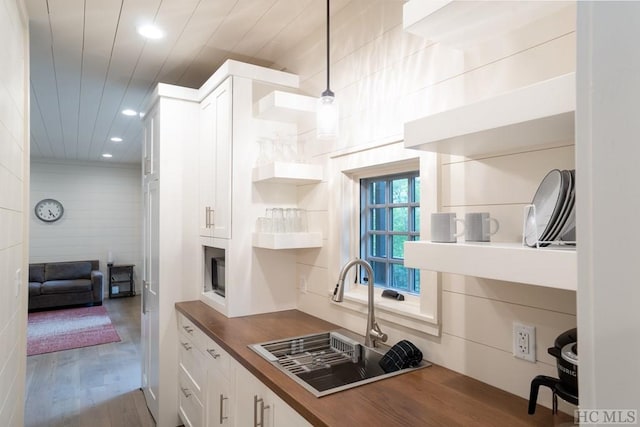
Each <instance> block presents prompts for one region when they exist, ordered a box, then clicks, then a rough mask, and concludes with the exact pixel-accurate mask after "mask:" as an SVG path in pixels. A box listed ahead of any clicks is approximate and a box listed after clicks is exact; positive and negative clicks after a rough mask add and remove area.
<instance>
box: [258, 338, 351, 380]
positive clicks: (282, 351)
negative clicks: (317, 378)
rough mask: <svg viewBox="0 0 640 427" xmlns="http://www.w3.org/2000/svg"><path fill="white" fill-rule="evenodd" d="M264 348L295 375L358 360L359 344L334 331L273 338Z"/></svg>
mask: <svg viewBox="0 0 640 427" xmlns="http://www.w3.org/2000/svg"><path fill="white" fill-rule="evenodd" d="M263 348H264V349H265V350H267V351H268V352H269V353H271V354H272V355H273V356H275V357H276V358H277V362H278V364H279V365H280V366H281V367H282V368H283V369H285V370H287V371H288V372H290V373H292V374H294V375H297V374H301V373H304V372H311V371H315V370H318V369H326V368H330V367H331V366H334V365H338V364H341V363H346V362H353V363H357V362H358V361H359V359H360V343H358V342H356V341H354V340H352V339H350V338H348V337H346V336H344V335H342V334H340V333H337V332H328V333H326V334H320V335H314V336H311V337H301V338H294V339H290V340H284V341H276V342H272V343H269V344H263Z"/></svg>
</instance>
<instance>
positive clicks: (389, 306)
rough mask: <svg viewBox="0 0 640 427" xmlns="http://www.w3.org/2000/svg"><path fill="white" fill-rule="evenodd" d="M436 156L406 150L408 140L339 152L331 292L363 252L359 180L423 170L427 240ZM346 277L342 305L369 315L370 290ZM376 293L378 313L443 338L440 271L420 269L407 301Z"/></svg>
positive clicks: (333, 169) (332, 207) (333, 166)
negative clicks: (345, 267)
mask: <svg viewBox="0 0 640 427" xmlns="http://www.w3.org/2000/svg"><path fill="white" fill-rule="evenodd" d="M437 159H438V158H437V154H435V153H426V152H420V151H416V150H409V149H405V148H404V143H403V141H396V142H393V143H389V144H385V145H382V146H375V147H364V148H358V147H356V148H355V149H352V150H349V151H343V152H340V153H337V154H334V155H333V156H332V157H331V161H330V162H329V163H330V174H329V176H330V179H329V191H330V197H329V224H330V230H329V233H330V235H329V242H331V245H332V247H331V248H330V250H329V254H330V258H329V269H328V273H329V282H330V283H329V284H328V293H329V294H332V293H333V289H334V287H335V283H336V280H337V278H338V274H339V272H340V268H341V267H342V265H344V263H345V262H347V261H348V260H349V259H352V258H355V257H359V254H360V179H362V178H370V177H375V176H383V175H390V174H394V173H401V172H408V171H412V170H419V171H420V235H421V238H422V239H424V238H426V236H428V233H427V232H426V224H427V221H426V218H428V217H429V216H430V215H431V213H432V212H437V210H438V202H439V196H438V188H439V184H438V175H439V174H438V170H437V168H438V161H437ZM354 272H355V269H353V271H352V272H351V274H350V275H349V276H350V277H349V278H348V279H347V280H346V281H345V285H346V288H345V296H344V301H343V302H341V303H334V304H335V305H336V306H337V307H342V308H344V309H347V310H353V311H357V312H361V313H366V310H367V288H366V286H364V285H356V284H354V283H353V273H354ZM381 292H382V289H380V288H377V289H376V291H375V294H376V295H377V296H376V299H375V307H376V317H377V318H378V319H380V320H384V321H387V322H390V323H395V324H398V325H402V326H404V327H407V328H410V329H414V330H417V331H420V332H424V333H428V334H431V335H436V336H440V316H439V308H440V275H439V274H438V273H436V272H433V271H428V270H420V295H410V294H407V295H405V300H404V301H397V300H394V299H389V298H385V299H382V298H380V296H379V295H380V293H381Z"/></svg>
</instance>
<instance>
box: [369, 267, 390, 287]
mask: <svg viewBox="0 0 640 427" xmlns="http://www.w3.org/2000/svg"><path fill="white" fill-rule="evenodd" d="M371 267H372V268H373V278H374V280H375V282H374V284H375V285H382V286H386V285H387V269H386V267H387V265H386V264H385V263H383V262H375V261H374V262H372V263H371Z"/></svg>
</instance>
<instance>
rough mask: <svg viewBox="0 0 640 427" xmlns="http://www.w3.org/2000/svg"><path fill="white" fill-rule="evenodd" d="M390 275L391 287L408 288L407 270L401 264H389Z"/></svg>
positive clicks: (406, 289)
mask: <svg viewBox="0 0 640 427" xmlns="http://www.w3.org/2000/svg"><path fill="white" fill-rule="evenodd" d="M391 276H392V278H393V284H392V285H391V286H392V287H394V288H396V289H402V290H405V291H408V290H409V272H408V271H407V269H406V268H405V267H404V266H403V265H401V264H391Z"/></svg>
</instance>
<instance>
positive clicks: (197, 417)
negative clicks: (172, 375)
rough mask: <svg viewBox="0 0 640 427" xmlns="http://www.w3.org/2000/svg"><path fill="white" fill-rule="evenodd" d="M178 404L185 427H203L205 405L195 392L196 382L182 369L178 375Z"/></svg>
mask: <svg viewBox="0 0 640 427" xmlns="http://www.w3.org/2000/svg"><path fill="white" fill-rule="evenodd" d="M178 387H179V390H178V406H179V412H180V419H182V422H183V423H184V425H185V427H202V425H203V420H204V406H203V405H202V402H200V400H198V398H197V397H196V395H195V393H194V387H195V386H194V384H193V382H192V381H191V380H190V379H189V377H188V376H187V375H186V374H185V373H184V371H182V370H181V371H180V373H179V375H178Z"/></svg>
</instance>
